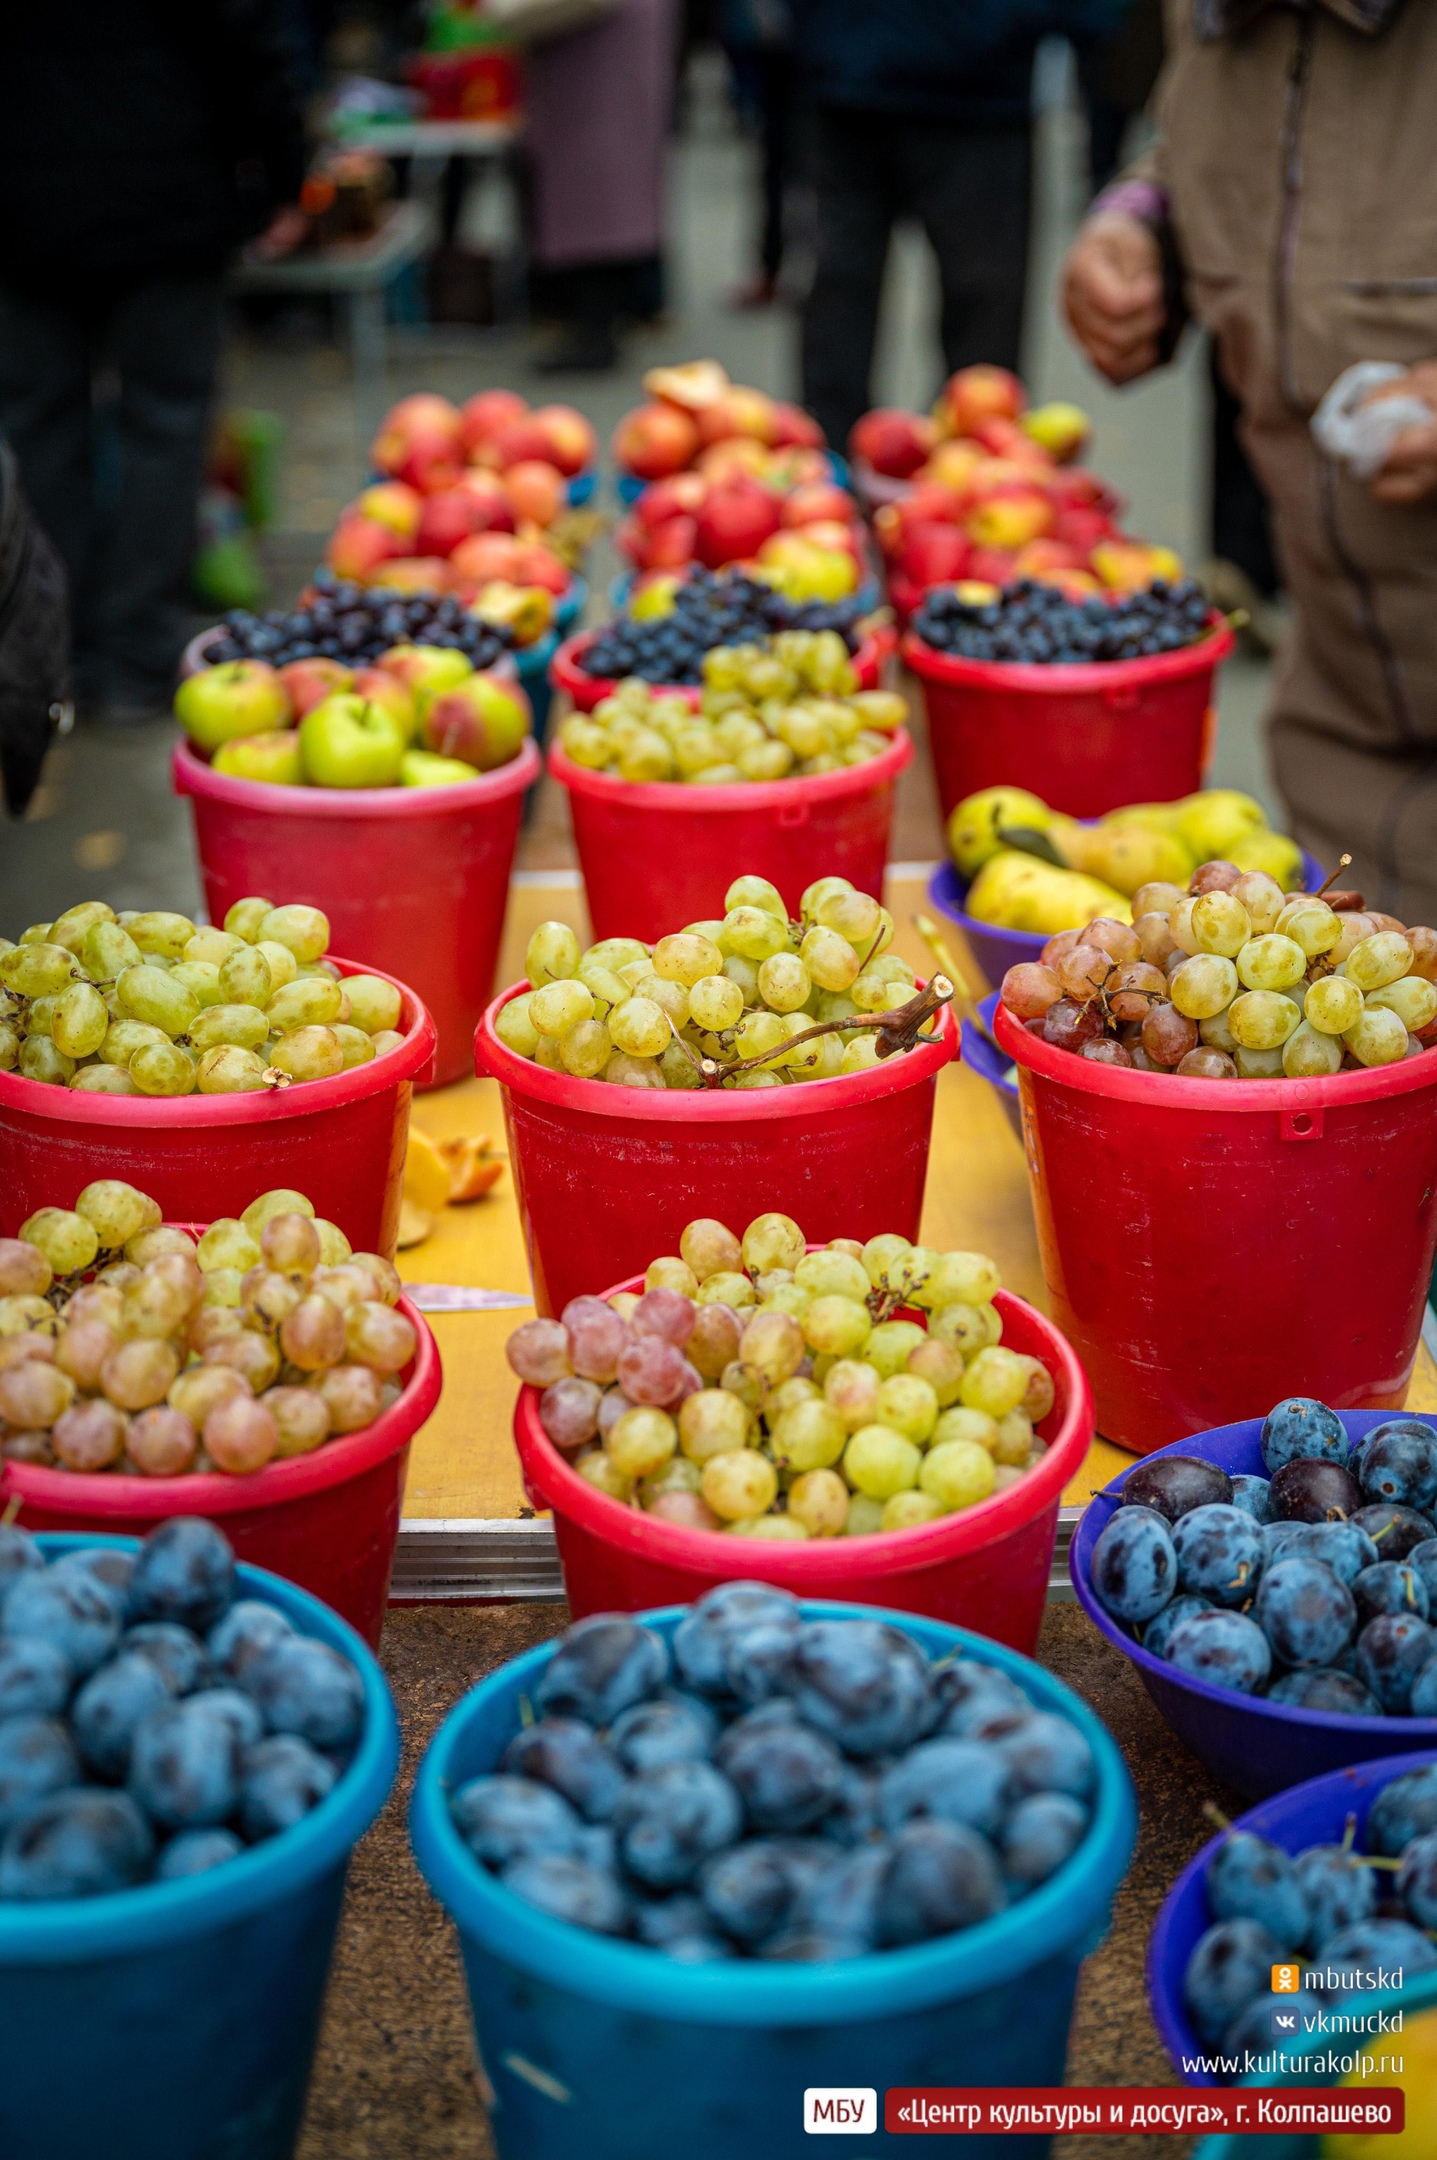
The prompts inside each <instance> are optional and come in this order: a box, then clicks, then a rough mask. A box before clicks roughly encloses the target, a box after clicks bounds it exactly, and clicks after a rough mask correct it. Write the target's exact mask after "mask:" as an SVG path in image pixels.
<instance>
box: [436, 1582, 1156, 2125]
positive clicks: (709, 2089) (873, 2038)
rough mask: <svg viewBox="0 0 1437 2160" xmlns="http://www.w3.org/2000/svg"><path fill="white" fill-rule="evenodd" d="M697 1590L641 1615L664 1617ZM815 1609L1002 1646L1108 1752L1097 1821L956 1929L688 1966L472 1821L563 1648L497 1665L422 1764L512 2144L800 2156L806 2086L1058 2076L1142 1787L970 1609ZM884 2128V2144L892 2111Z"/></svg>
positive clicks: (440, 1876)
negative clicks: (600, 1923) (591, 1914)
mask: <svg viewBox="0 0 1437 2160" xmlns="http://www.w3.org/2000/svg"><path fill="white" fill-rule="evenodd" d="M685 1610H686V1608H685V1607H683V1606H668V1607H666V1608H664V1610H662V1611H660V1612H648V1613H644V1614H641V1615H639V1617H640V1618H642V1619H643V1620H644V1622H645V1623H646V1625H648V1626H649V1627H653V1628H655V1629H657V1630H658V1632H659V1633H661V1634H663V1635H665V1636H670V1635H672V1633H673V1631H674V1629H675V1627H676V1626H677V1625H678V1622H679V1621H680V1619H682V1617H683V1614H684V1611H685ZM803 1611H804V1613H805V1614H806V1615H807V1616H808V1617H810V1618H815V1619H816V1618H821V1617H822V1618H827V1617H832V1616H839V1617H843V1618H851V1619H858V1618H862V1619H875V1620H885V1621H888V1622H889V1623H891V1624H892V1625H893V1626H895V1627H900V1628H902V1629H903V1631H904V1633H905V1634H907V1635H909V1636H911V1637H912V1639H913V1640H914V1641H915V1642H916V1643H919V1644H920V1645H921V1646H922V1648H923V1649H924V1651H925V1652H926V1653H927V1654H928V1655H929V1656H930V1657H936V1656H945V1655H947V1654H948V1653H949V1652H950V1651H954V1650H960V1649H961V1650H963V1651H965V1652H966V1653H968V1654H970V1655H972V1656H974V1657H977V1658H980V1659H982V1660H983V1662H984V1663H986V1664H991V1665H996V1666H998V1667H999V1668H1000V1669H1001V1670H1002V1671H1004V1672H1006V1673H1008V1674H1010V1675H1011V1676H1012V1678H1013V1679H1015V1680H1017V1681H1018V1682H1019V1683H1020V1685H1021V1686H1022V1687H1023V1688H1024V1689H1026V1691H1027V1693H1028V1694H1029V1696H1030V1697H1031V1698H1032V1700H1033V1701H1034V1702H1035V1703H1037V1704H1038V1705H1039V1706H1040V1707H1041V1708H1043V1709H1047V1710H1056V1711H1059V1712H1061V1713H1062V1714H1063V1715H1064V1716H1066V1717H1069V1718H1071V1719H1072V1720H1073V1721H1074V1723H1075V1724H1077V1725H1078V1726H1080V1727H1081V1729H1082V1731H1083V1733H1084V1734H1085V1736H1086V1737H1087V1740H1088V1743H1089V1745H1090V1746H1091V1747H1092V1750H1093V1753H1094V1757H1095V1759H1096V1762H1097V1769H1098V1785H1097V1799H1096V1804H1095V1807H1094V1813H1093V1821H1092V1825H1091V1827H1090V1829H1089V1832H1088V1835H1087V1837H1086V1839H1085V1840H1084V1842H1083V1844H1082V1846H1081V1847H1080V1848H1079V1850H1078V1852H1077V1853H1076V1854H1075V1855H1074V1856H1073V1858H1072V1859H1071V1860H1070V1861H1069V1862H1068V1864H1067V1866H1066V1867H1064V1868H1062V1869H1061V1870H1060V1871H1059V1872H1058V1874H1057V1875H1055V1876H1054V1877H1053V1878H1052V1880H1051V1881H1049V1882H1047V1883H1045V1884H1044V1885H1043V1886H1042V1887H1041V1888H1040V1889H1039V1890H1037V1891H1035V1892H1034V1893H1033V1895H1032V1896H1030V1897H1027V1898H1024V1899H1023V1900H1022V1901H1021V1903H1019V1904H1018V1905H1015V1906H1014V1907H1013V1908H1012V1910H1011V1911H1009V1912H1006V1913H1003V1914H1001V1915H1000V1916H999V1917H998V1918H997V1919H995V1920H990V1921H986V1922H984V1923H983V1924H982V1925H981V1926H979V1927H976V1928H971V1929H969V1930H968V1931H967V1932H966V1933H964V1934H961V1935H951V1936H947V1937H945V1938H943V1939H942V1940H939V1941H935V1942H927V1943H922V1944H919V1945H917V1946H916V1947H914V1948H912V1949H906V1950H893V1951H885V1952H883V1953H882V1954H881V1955H874V1956H870V1957H861V1958H854V1959H852V1960H850V1961H848V1962H847V1963H841V1964H835V1965H786V1964H765V1963H763V1962H761V1961H753V1960H747V1959H745V1960H735V1961H734V1962H733V1963H731V1964H729V1963H723V1964H713V1965H702V1966H689V1965H681V1964H676V1963H675V1962H673V1961H672V1960H671V1959H668V1958H665V1957H663V1956H661V1955H660V1954H658V1953H657V1952H655V1951H652V1950H646V1949H644V1948H641V1947H640V1946H639V1945H637V1944H634V1943H627V1942H614V1941H611V1940H608V1939H607V1938H605V1937H603V1936H599V1935H592V1934H589V1933H587V1932H586V1931H584V1930H581V1929H579V1928H575V1927H570V1926H569V1925H567V1924H566V1923H565V1922H563V1921H558V1920H553V1919H551V1918H550V1917H549V1916H548V1915H547V1914H544V1913H540V1912H537V1911H535V1910H534V1908H533V1907H532V1906H529V1905H526V1904H524V1903H523V1902H522V1901H521V1900H520V1899H518V1898H516V1897H514V1896H513V1895H512V1894H511V1893H510V1892H509V1891H507V1890H505V1889H504V1887H503V1886H502V1884H501V1883H499V1882H498V1881H497V1880H496V1879H495V1878H494V1877H493V1876H491V1875H489V1874H487V1873H485V1871H484V1870H483V1869H482V1868H480V1867H479V1866H478V1864H477V1863H476V1862H475V1861H474V1859H473V1858H472V1857H471V1855H470V1854H469V1852H468V1851H467V1850H466V1848H465V1846H464V1845H463V1843H462V1842H461V1840H460V1837H459V1834H458V1832H457V1831H456V1830H455V1828H454V1826H453V1823H452V1822H451V1820H450V1816H449V1804H448V1803H449V1795H450V1794H451V1793H452V1792H453V1791H454V1790H455V1789H456V1788H457V1787H458V1786H460V1785H462V1784H463V1783H464V1781H465V1780H466V1779H467V1778H471V1777H474V1776H476V1775H478V1773H480V1772H481V1771H486V1770H492V1769H494V1768H495V1767H496V1766H497V1764H498V1761H499V1757H500V1755H501V1754H502V1752H503V1750H504V1748H505V1746H506V1745H507V1743H508V1741H509V1740H510V1739H511V1738H512V1737H513V1735H514V1734H515V1733H516V1732H517V1731H518V1730H519V1726H520V1720H521V1704H522V1703H523V1702H524V1701H526V1700H529V1701H532V1698H533V1696H534V1692H535V1689H536V1686H537V1683H538V1679H539V1675H540V1673H541V1672H542V1670H543V1667H544V1665H545V1664H546V1663H547V1661H548V1659H549V1658H550V1657H551V1656H552V1655H553V1651H554V1645H553V1644H552V1643H550V1644H545V1645H543V1646H541V1647H540V1648H539V1649H537V1650H531V1651H529V1652H528V1653H527V1654H526V1655H525V1656H523V1657H520V1658H516V1659H514V1660H513V1662H512V1663H510V1664H508V1665H505V1666H502V1667H501V1668H500V1670H499V1671H498V1672H495V1673H491V1674H490V1675H489V1677H488V1678H487V1679H486V1680H483V1681H481V1683H480V1684H479V1686H478V1687H476V1688H475V1689H473V1691H472V1692H471V1693H470V1694H468V1695H466V1696H465V1697H464V1700H463V1701H462V1702H461V1703H460V1704H459V1705H458V1706H457V1708H455V1709H454V1710H453V1711H451V1713H450V1715H449V1717H448V1718H447V1719H446V1721H445V1723H444V1724H443V1726H441V1728H440V1730H439V1732H438V1733H437V1735H436V1736H435V1738H434V1740H433V1742H432V1743H431V1745H430V1748H429V1751H428V1753H427V1754H426V1755H425V1758H424V1761H423V1763H422V1764H421V1765H420V1770H419V1777H418V1781H417V1783H416V1785H415V1790H414V1802H413V1806H412V1809H411V1812H410V1834H411V1837H412V1839H413V1843H414V1850H415V1854H416V1856H417V1858H418V1861H419V1865H420V1867H421V1869H422V1870H423V1873H424V1875H425V1877H426V1879H427V1880H428V1882H429V1885H430V1888H431V1889H432V1890H433V1891H434V1894H435V1896H436V1897H437V1898H439V1900H440V1902H441V1903H442V1904H443V1905H444V1906H445V1908H446V1910H447V1911H448V1912H449V1913H450V1914H451V1915H452V1917H453V1918H454V1921H455V1923H456V1925H457V1927H458V1929H459V1941H460V1947H461V1949H462V1951H463V1956H464V1966H465V1972H466V1975H467V1978H468V1983H469V1999H470V2006H471V2009H472V2011H473V2015H474V2024H475V2030H476V2036H477V2040H478V2044H479V2047H480V2050H481V2053H482V2058H483V2063H484V2068H485V2071H486V2074H487V2076H488V2078H489V2081H490V2083H491V2085H492V2087H493V2091H494V2102H493V2128H494V2136H495V2141H496V2144H497V2146H498V2149H499V2154H500V2160H669V2156H670V2155H671V2154H672V2152H673V2151H674V2149H675V2144H676V2141H677V2143H678V2144H679V2145H680V2147H681V2149H682V2152H683V2155H684V2160H736V2156H738V2155H743V2154H753V2155H762V2160H800V2155H808V2154H811V2152H812V2147H811V2146H810V2145H809V2143H808V2134H807V2133H806V2132H805V2130H804V2128H803V2094H804V2089H805V2087H807V2086H812V2085H816V2086H828V2085H837V2086H855V2085H857V2086H872V2087H874V2088H876V2089H877V2091H878V2093H879V2095H880V2120H881V2112H882V2101H881V2095H882V2093H883V2091H884V2090H885V2089H886V2088H887V2087H888V2086H893V2085H1059V2084H1061V2083H1062V2081H1063V2069H1064V2062H1065V2059H1066V2055H1067V2047H1068V2027H1069V2024H1070V2022H1071V2018H1072V2010H1073V1996H1074V1992H1075V1990H1076V1987H1077V1980H1078V1968H1079V1966H1080V1964H1081V1963H1082V1960H1083V1959H1084V1958H1085V1957H1086V1956H1087V1955H1088V1954H1089V1952H1090V1951H1092V1950H1094V1949H1096V1948H1097V1946H1098V1944H1099V1943H1100V1942H1101V1941H1102V1939H1103V1937H1104V1935H1105V1934H1106V1933H1107V1929H1108V1922H1109V1917H1110V1913H1111V1908H1112V1901H1113V1894H1114V1892H1115V1891H1116V1889H1117V1886H1118V1884H1119V1883H1120V1882H1121V1880H1122V1878H1123V1875H1124V1874H1125V1872H1126V1870H1127V1866H1128V1861H1129V1859H1130V1858H1131V1855H1132V1849H1133V1840H1134V1836H1135V1833H1136V1826H1137V1814H1136V1806H1135V1801H1134V1796H1133V1790H1132V1784H1131V1781H1130V1780H1129V1777H1128V1773H1127V1770H1126V1768H1125V1767H1124V1764H1123V1759H1122V1757H1121V1755H1120V1754H1119V1752H1118V1750H1117V1747H1116V1746H1115V1745H1114V1743H1113V1741H1112V1739H1111V1738H1110V1737H1109V1735H1108V1733H1107V1731H1106V1730H1105V1728H1104V1727H1103V1726H1102V1725H1101V1724H1100V1723H1099V1721H1098V1719H1097V1718H1096V1717H1095V1716H1094V1715H1093V1713H1092V1711H1091V1710H1089V1708H1088V1707H1087V1705H1086V1703H1084V1702H1082V1701H1081V1700H1080V1699H1079V1698H1078V1697H1077V1696H1076V1695H1074V1694H1072V1693H1071V1692H1070V1690H1069V1689H1067V1688H1066V1687H1064V1686H1063V1684H1062V1683H1061V1681H1058V1680H1055V1679H1054V1678H1053V1677H1052V1675H1051V1674H1050V1673H1047V1672H1044V1671H1043V1669H1042V1668H1041V1666H1038V1665H1035V1664H1033V1663H1032V1662H1031V1661H1030V1660H1029V1659H1027V1658H1025V1657H1021V1656H1019V1654H1018V1653H1017V1652H1016V1651H1014V1650H1007V1649H1004V1648H1003V1647H1002V1646H1001V1645H1000V1644H997V1643H993V1642H988V1641H986V1640H985V1639H984V1638H982V1637H981V1636H977V1635H971V1634H969V1633H968V1632H967V1631H966V1630H964V1629H962V1628H954V1627H946V1626H944V1625H943V1624H942V1623H941V1622H939V1621H935V1620H921V1619H917V1618H914V1617H912V1616H910V1615H908V1614H903V1613H892V1612H878V1611H876V1610H874V1609H873V1608H872V1607H870V1606H866V1605H847V1604H838V1603H834V1604H817V1603H814V1604H805V1605H804V1606H803ZM871 2142H872V2143H873V2144H878V2145H887V2144H889V2143H890V2142H891V2140H890V2139H889V2136H888V2134H887V2133H886V2132H884V2131H882V2130H880V2131H879V2133H878V2135H877V2137H876V2138H874V2139H873V2140H872V2141H871ZM964 2149H965V2151H968V2152H970V2153H972V2154H974V2155H977V2156H979V2160H1040V2156H1041V2155H1044V2154H1046V2153H1047V2152H1048V2150H1049V2140H1048V2139H1047V2138H1046V2137H1032V2138H1021V2137H1020V2138H1007V2137H1004V2138H996V2137H995V2138H988V2137H972V2138H969V2139H968V2140H967V2142H966V2144H965V2148H964Z"/></svg>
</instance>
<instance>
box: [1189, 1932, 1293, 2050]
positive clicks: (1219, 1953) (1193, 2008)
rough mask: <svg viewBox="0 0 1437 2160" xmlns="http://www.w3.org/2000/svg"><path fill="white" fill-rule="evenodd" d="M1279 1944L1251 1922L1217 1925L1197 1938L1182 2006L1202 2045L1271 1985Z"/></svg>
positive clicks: (1278, 1959)
mask: <svg viewBox="0 0 1437 2160" xmlns="http://www.w3.org/2000/svg"><path fill="white" fill-rule="evenodd" d="M1281 1962H1282V1945H1281V1944H1280V1943H1277V1942H1274V1941H1273V1938H1272V1937H1271V1935H1269V1934H1268V1932H1267V1929H1266V1928H1265V1927H1262V1926H1261V1925H1260V1924H1259V1923H1258V1922H1257V1921H1256V1920H1218V1921H1216V1922H1214V1924H1213V1926H1212V1927H1210V1928H1209V1929H1208V1930H1207V1932H1206V1933H1205V1934H1204V1935H1202V1936H1200V1937H1199V1939H1198V1942H1197V1944H1196V1947H1195V1948H1194V1950H1193V1953H1192V1956H1191V1957H1190V1958H1189V1959H1188V1962H1187V1969H1186V1971H1185V1972H1184V1974H1183V2001H1184V2002H1185V2003H1186V2005H1187V2011H1188V2015H1189V2017H1190V2018H1191V2019H1192V2021H1193V2024H1194V2026H1195V2027H1196V2029H1197V2031H1198V2032H1199V2033H1200V2034H1201V2035H1202V2037H1203V2039H1204V2040H1209V2041H1218V2040H1220V2039H1221V2038H1222V2036H1223V2034H1224V2033H1225V2032H1226V2031H1227V2029H1228V2027H1229V2026H1230V2025H1231V2024H1232V2022H1233V2019H1234V2018H1236V2017H1238V2016H1240V2015H1241V2013H1242V2012H1243V2011H1244V2010H1245V2009H1246V2008H1247V2006H1248V2004H1249V2003H1250V2002H1252V2001H1253V2000H1254V1998H1255V1997H1256V1996H1258V1995H1265V1994H1266V1993H1267V1992H1268V1990H1269V1988H1270V1987H1271V1984H1272V1968H1273V1966H1274V1965H1277V1964H1280V1963H1281Z"/></svg>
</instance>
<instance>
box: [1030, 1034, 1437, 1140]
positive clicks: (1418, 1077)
mask: <svg viewBox="0 0 1437 2160" xmlns="http://www.w3.org/2000/svg"><path fill="white" fill-rule="evenodd" d="M994 1032H995V1034H996V1035H997V1037H998V1042H999V1046H1000V1047H1001V1048H1002V1049H1004V1050H1006V1051H1007V1053H1008V1055H1009V1056H1010V1057H1011V1058H1012V1059H1013V1061H1014V1063H1015V1064H1016V1065H1017V1066H1018V1067H1019V1070H1020V1073H1021V1074H1022V1075H1023V1076H1024V1078H1023V1080H1022V1082H1021V1083H1020V1084H1021V1085H1022V1086H1024V1087H1025V1088H1026V1089H1027V1090H1029V1091H1031V1090H1032V1088H1033V1086H1034V1083H1035V1080H1043V1081H1051V1082H1053V1084H1054V1085H1055V1086H1058V1087H1066V1088H1071V1089H1072V1091H1073V1092H1074V1094H1077V1095H1097V1096H1101V1097H1104V1098H1105V1099H1106V1100H1108V1101H1109V1102H1129V1103H1141V1104H1143V1106H1144V1107H1145V1108H1148V1109H1171V1110H1175V1111H1178V1112H1181V1111H1184V1110H1191V1111H1197V1112H1200V1113H1201V1114H1202V1116H1203V1117H1204V1118H1209V1117H1211V1116H1212V1115H1213V1114H1214V1113H1215V1112H1222V1111H1229V1112H1235V1113H1237V1114H1238V1115H1239V1116H1242V1115H1252V1114H1253V1113H1255V1112H1258V1111H1264V1110H1265V1111H1269V1112H1273V1113H1275V1114H1276V1115H1277V1116H1279V1117H1282V1118H1285V1119H1289V1120H1291V1121H1292V1123H1293V1126H1294V1137H1296V1138H1298V1139H1315V1138H1319V1137H1320V1135H1319V1133H1318V1132H1317V1131H1316V1130H1315V1129H1314V1128H1313V1127H1312V1125H1311V1118H1312V1113H1313V1112H1314V1111H1316V1112H1318V1113H1322V1112H1324V1111H1327V1110H1342V1109H1344V1108H1347V1107H1350V1106H1351V1105H1354V1104H1357V1103H1369V1102H1385V1101H1388V1100H1390V1099H1391V1098H1393V1097H1395V1096H1399V1095H1412V1094H1415V1093H1416V1091H1417V1090H1418V1089H1419V1088H1426V1087H1432V1086H1434V1085H1437V1050H1424V1051H1423V1053H1422V1055H1421V1057H1415V1058H1403V1059H1401V1060H1400V1062H1399V1063H1398V1064H1396V1065H1371V1066H1368V1067H1367V1069H1366V1070H1365V1071H1363V1072H1337V1073H1331V1074H1329V1075H1328V1076H1327V1078H1326V1079H1322V1080H1191V1079H1185V1080H1183V1081H1182V1082H1181V1083H1179V1081H1178V1079H1177V1076H1176V1074H1174V1073H1161V1072H1157V1073H1146V1072H1125V1071H1123V1070H1122V1068H1121V1067H1118V1066H1114V1065H1096V1064H1094V1063H1093V1061H1092V1060H1091V1059H1090V1058H1083V1057H1078V1056H1076V1055H1075V1053H1074V1052H1073V1051H1071V1050H1060V1049H1059V1048H1058V1047H1057V1045H1056V1044H1055V1043H1050V1042H1043V1041H1042V1040H1041V1039H1040V1038H1039V1037H1038V1036H1036V1035H1030V1034H1029V1033H1028V1030H1027V1029H1026V1028H1025V1027H1024V1026H1023V1025H1022V1023H1021V1022H1020V1021H1018V1020H1015V1019H1014V1018H1013V1015H1012V1014H1011V1013H1010V1012H1009V1011H1008V1010H1007V1008H1006V1006H1004V1005H1001V1004H1000V1005H999V1007H998V1011H997V1014H996V1026H995V1029H994ZM1429 1061H1430V1064H1429ZM1075 1066H1076V1068H1077V1070H1076V1072H1074V1071H1073V1070H1072V1068H1073V1067H1075ZM1174 1098H1176V1100H1175V1099H1174ZM1303 1118H1306V1119H1307V1120H1308V1124H1307V1126H1306V1127H1302V1126H1300V1125H1299V1123H1298V1121H1299V1120H1301V1119H1303Z"/></svg>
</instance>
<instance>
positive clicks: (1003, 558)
mask: <svg viewBox="0 0 1437 2160" xmlns="http://www.w3.org/2000/svg"><path fill="white" fill-rule="evenodd" d="M1013 560H1014V558H1013V554H1012V551H1011V549H1008V548H995V547H975V548H974V550H973V553H972V554H971V555H970V556H969V558H968V576H969V577H970V578H974V579H976V580H977V582H978V583H979V584H980V585H1011V584H1012V582H1013V579H1014V577H1015V575H1016V572H1015V571H1014V568H1013Z"/></svg>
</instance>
